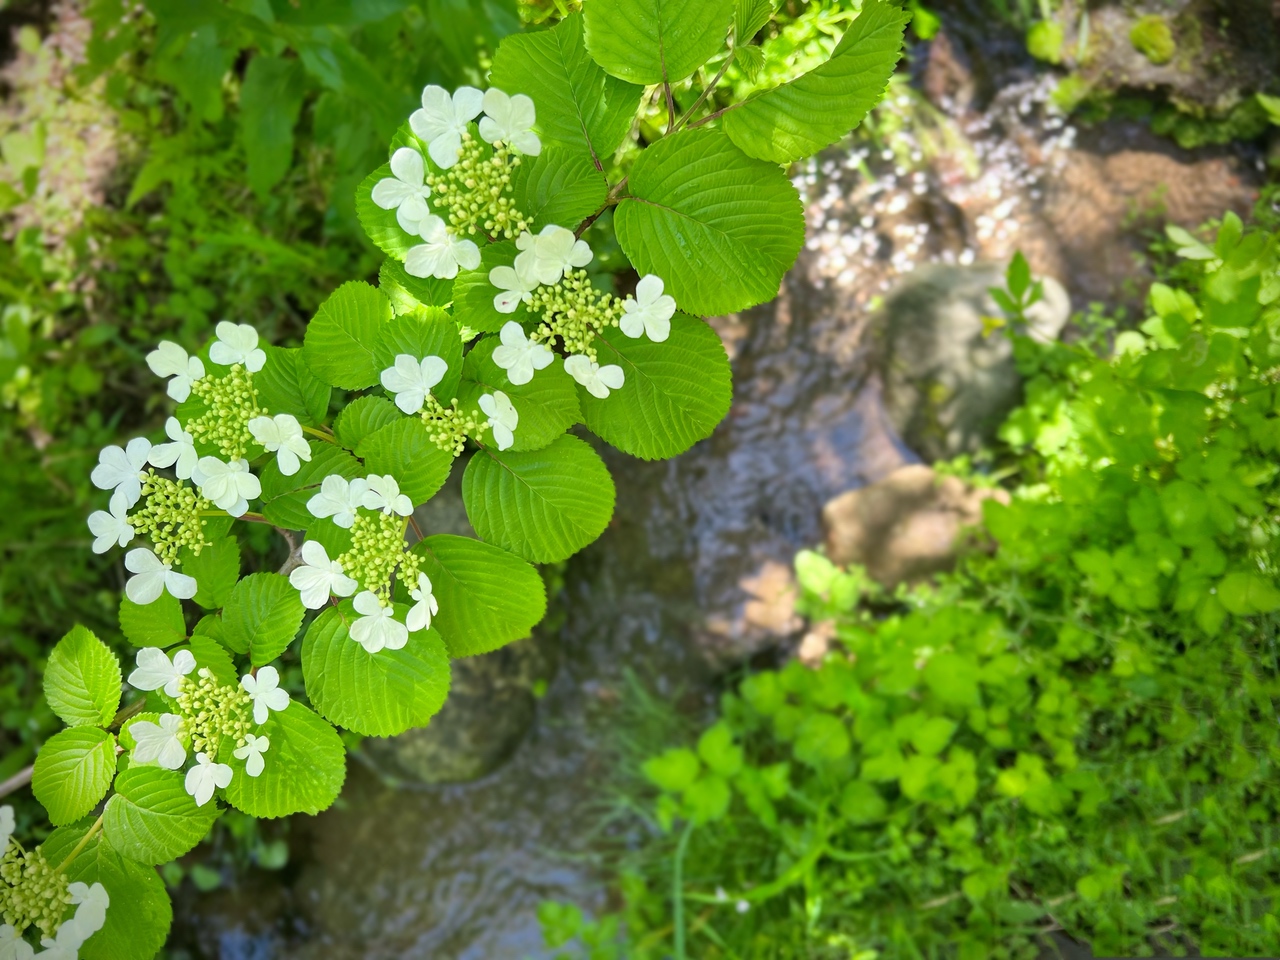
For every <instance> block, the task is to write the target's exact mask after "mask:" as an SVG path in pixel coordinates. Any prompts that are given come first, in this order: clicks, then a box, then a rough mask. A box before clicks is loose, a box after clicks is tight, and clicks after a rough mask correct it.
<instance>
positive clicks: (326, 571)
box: [289, 540, 359, 610]
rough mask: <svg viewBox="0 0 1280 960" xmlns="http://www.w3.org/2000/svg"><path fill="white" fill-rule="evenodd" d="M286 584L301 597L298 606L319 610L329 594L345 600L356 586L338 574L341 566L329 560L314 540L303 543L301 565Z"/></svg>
mask: <svg viewBox="0 0 1280 960" xmlns="http://www.w3.org/2000/svg"><path fill="white" fill-rule="evenodd" d="M289 582H290V583H291V584H293V586H294V587H295V588H296V589H297V591H298V593H299V594H301V595H302V605H303V606H304V607H306V608H307V609H308V610H319V609H320V608H321V607H323V606H324V605H325V603H326V602H327V601H328V599H329V594H331V593H333V594H337V595H338V596H340V597H349V596H351V595H352V594H353V593H355V592H356V587H358V586H359V584H358V583H356V582H355V581H354V580H352V579H351V578H350V577H348V576H347V575H346V574H345V573H343V572H342V564H340V563H339V562H338V561H337V560H330V559H329V552H328V551H327V550H325V548H324V544H323V543H320V542H319V541H316V540H308V541H306V542H305V543H303V545H302V565H301V566H298V567H294V568H293V570H291V571H290V572H289Z"/></svg>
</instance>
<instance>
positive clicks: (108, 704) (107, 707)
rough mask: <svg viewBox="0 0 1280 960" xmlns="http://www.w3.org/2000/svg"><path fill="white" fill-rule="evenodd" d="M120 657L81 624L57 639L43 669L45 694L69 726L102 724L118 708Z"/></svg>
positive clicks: (110, 718) (52, 707) (50, 705)
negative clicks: (117, 657)
mask: <svg viewBox="0 0 1280 960" xmlns="http://www.w3.org/2000/svg"><path fill="white" fill-rule="evenodd" d="M120 681H121V676H120V661H119V660H117V659H116V655H115V654H114V653H112V652H111V651H110V650H108V649H107V645H106V644H105V643H103V642H102V641H101V640H99V639H98V638H97V637H95V636H94V635H93V633H91V632H90V631H89V630H87V629H85V628H84V627H81V626H77V627H74V628H73V629H72V630H71V631H70V632H69V633H68V634H67V635H66V636H64V637H63V638H62V639H61V640H59V641H58V644H57V646H55V647H54V648H53V651H52V652H51V653H50V654H49V663H48V666H46V667H45V670H44V698H45V699H46V700H48V701H49V707H50V708H51V709H52V710H53V712H54V713H56V714H57V715H58V717H59V719H61V720H62V722H63V723H65V724H67V726H70V727H79V726H87V725H93V726H100V727H105V726H106V725H107V724H109V723H110V722H111V720H112V718H113V717H114V716H115V715H116V711H117V710H118V709H119V708H120Z"/></svg>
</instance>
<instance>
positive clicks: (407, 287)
mask: <svg viewBox="0 0 1280 960" xmlns="http://www.w3.org/2000/svg"><path fill="white" fill-rule="evenodd" d="M378 289H379V290H381V291H382V293H383V295H384V296H385V297H386V298H387V299H388V300H390V301H391V308H392V309H393V310H394V311H395V312H396V313H397V314H401V313H410V312H412V311H413V310H415V309H417V308H418V307H445V306H448V305H449V303H451V302H452V300H453V281H452V280H439V279H437V278H436V277H411V276H409V274H407V273H406V272H405V269H404V264H403V263H400V262H399V261H398V260H391V259H387V260H383V261H382V266H381V267H379V268H378Z"/></svg>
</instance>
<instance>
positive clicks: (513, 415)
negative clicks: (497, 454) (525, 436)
mask: <svg viewBox="0 0 1280 960" xmlns="http://www.w3.org/2000/svg"><path fill="white" fill-rule="evenodd" d="M480 409H481V410H482V411H484V415H485V416H486V417H488V418H489V429H490V430H492V431H493V440H494V442H495V443H496V444H497V445H498V449H499V450H506V449H507V448H508V447H510V446H511V445H512V444H513V443H515V442H516V437H515V431H516V427H518V426H519V425H520V414H519V413H517V412H516V408H515V407H513V406H512V405H511V400H510V398H509V397H508V396H507V395H506V394H505V393H503V392H502V391H501V390H495V391H493V393H486V394H484V395H483V396H482V397H481V398H480Z"/></svg>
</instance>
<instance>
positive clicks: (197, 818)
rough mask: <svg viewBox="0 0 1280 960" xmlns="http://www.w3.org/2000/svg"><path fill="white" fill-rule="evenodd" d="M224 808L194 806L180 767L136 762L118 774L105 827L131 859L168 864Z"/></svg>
mask: <svg viewBox="0 0 1280 960" xmlns="http://www.w3.org/2000/svg"><path fill="white" fill-rule="evenodd" d="M221 812H222V811H221V810H219V808H218V805H217V804H216V803H206V804H205V805H204V806H203V807H199V806H196V802H195V800H194V799H193V798H192V797H191V796H190V794H188V793H187V790H186V787H185V786H184V784H183V775H182V773H181V772H180V771H177V770H162V769H161V768H160V767H155V766H132V767H129V768H128V769H127V770H121V771H120V776H118V777H116V789H115V794H114V795H113V796H112V797H111V799H110V800H108V801H107V806H106V809H105V810H104V811H103V821H102V831H103V833H104V834H105V835H106V837H107V841H108V842H109V843H110V844H111V846H112V848H114V849H115V850H117V851H119V852H120V853H121V854H123V855H124V856H126V857H128V858H129V859H130V860H137V861H138V862H139V863H146V864H157V863H168V862H169V861H170V860H175V859H177V858H178V857H180V856H182V855H183V854H184V853H186V852H187V851H188V850H190V849H192V848H193V847H194V846H195V845H196V844H198V843H199V842H200V841H201V840H203V839H204V836H205V834H207V833H208V832H209V828H210V827H212V826H213V822H214V821H215V820H217V819H218V815H219V814H220V813H221Z"/></svg>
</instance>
